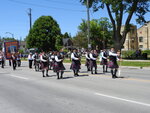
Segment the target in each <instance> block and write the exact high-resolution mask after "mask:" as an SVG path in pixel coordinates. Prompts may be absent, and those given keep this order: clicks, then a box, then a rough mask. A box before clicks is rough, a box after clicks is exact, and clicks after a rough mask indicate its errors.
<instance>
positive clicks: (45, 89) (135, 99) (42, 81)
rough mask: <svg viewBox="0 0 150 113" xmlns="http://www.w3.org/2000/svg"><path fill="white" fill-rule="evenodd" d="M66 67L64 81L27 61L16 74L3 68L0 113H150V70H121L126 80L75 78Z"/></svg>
mask: <svg viewBox="0 0 150 113" xmlns="http://www.w3.org/2000/svg"><path fill="white" fill-rule="evenodd" d="M69 66H70V64H65V67H66V72H65V73H64V79H61V80H57V79H56V75H55V73H53V72H52V71H49V76H50V77H45V78H43V77H42V73H41V72H35V71H34V69H29V68H28V63H27V62H22V67H17V70H15V71H13V69H12V67H9V66H7V65H6V66H5V68H4V69H2V68H0V113H150V70H149V69H139V68H134V67H132V68H128V67H121V76H122V77H123V78H117V79H112V78H111V75H110V73H106V74H103V73H102V69H101V66H99V68H98V74H97V75H91V74H90V73H87V71H86V68H85V66H84V65H82V69H81V70H80V76H79V77H74V76H73V73H72V71H71V70H70V69H69Z"/></svg>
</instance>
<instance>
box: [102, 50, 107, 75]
mask: <svg viewBox="0 0 150 113" xmlns="http://www.w3.org/2000/svg"><path fill="white" fill-rule="evenodd" d="M107 58H108V52H107V51H106V49H103V51H102V52H101V62H100V65H103V73H105V72H107V69H108V61H107Z"/></svg>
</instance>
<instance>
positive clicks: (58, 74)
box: [57, 71, 59, 79]
mask: <svg viewBox="0 0 150 113" xmlns="http://www.w3.org/2000/svg"><path fill="white" fill-rule="evenodd" d="M57 79H59V71H57Z"/></svg>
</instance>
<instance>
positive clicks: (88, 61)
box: [85, 59, 90, 67]
mask: <svg viewBox="0 0 150 113" xmlns="http://www.w3.org/2000/svg"><path fill="white" fill-rule="evenodd" d="M85 66H87V67H89V66H90V60H89V59H86V62H85Z"/></svg>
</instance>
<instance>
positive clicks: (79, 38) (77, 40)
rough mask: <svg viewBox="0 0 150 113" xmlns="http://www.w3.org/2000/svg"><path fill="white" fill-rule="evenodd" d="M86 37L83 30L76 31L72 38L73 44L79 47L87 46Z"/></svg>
mask: <svg viewBox="0 0 150 113" xmlns="http://www.w3.org/2000/svg"><path fill="white" fill-rule="evenodd" d="M87 42H88V41H87V38H86V37H85V35H84V33H83V32H78V33H77V35H76V36H75V37H74V38H73V45H74V46H76V47H79V48H87Z"/></svg>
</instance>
